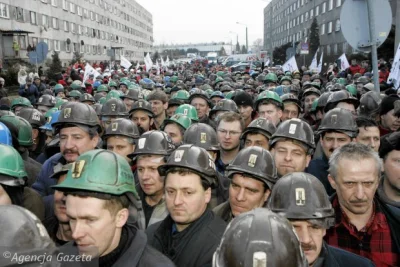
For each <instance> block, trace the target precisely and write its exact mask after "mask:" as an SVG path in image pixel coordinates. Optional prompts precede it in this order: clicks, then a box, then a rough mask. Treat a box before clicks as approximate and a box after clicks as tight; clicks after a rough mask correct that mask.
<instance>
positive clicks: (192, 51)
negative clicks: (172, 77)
mask: <svg viewBox="0 0 400 267" xmlns="http://www.w3.org/2000/svg"><path fill="white" fill-rule="evenodd" d="M199 52H200V51H199V49H197V48H188V50H187V51H186V53H188V54H189V53H191V54H196V55H199Z"/></svg>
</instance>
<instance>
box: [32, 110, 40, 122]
mask: <svg viewBox="0 0 400 267" xmlns="http://www.w3.org/2000/svg"><path fill="white" fill-rule="evenodd" d="M32 120H34V121H40V114H39V113H38V112H34V113H32Z"/></svg>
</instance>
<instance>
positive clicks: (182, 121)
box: [163, 114, 192, 130]
mask: <svg viewBox="0 0 400 267" xmlns="http://www.w3.org/2000/svg"><path fill="white" fill-rule="evenodd" d="M170 123H176V124H178V125H179V126H181V127H182V128H183V129H185V130H186V129H187V128H189V126H190V125H192V120H191V119H190V118H189V117H188V116H185V115H182V114H174V115H173V116H172V117H171V118H169V119H166V120H165V121H164V127H163V129H164V128H165V126H167V125H168V124H170Z"/></svg>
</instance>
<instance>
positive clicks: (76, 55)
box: [69, 51, 83, 66]
mask: <svg viewBox="0 0 400 267" xmlns="http://www.w3.org/2000/svg"><path fill="white" fill-rule="evenodd" d="M82 58H83V56H82V54H81V53H80V52H78V51H76V52H74V54H73V55H72V60H71V61H70V62H69V65H70V66H71V65H74V64H75V63H76V62H78V63H80V62H81V59H82Z"/></svg>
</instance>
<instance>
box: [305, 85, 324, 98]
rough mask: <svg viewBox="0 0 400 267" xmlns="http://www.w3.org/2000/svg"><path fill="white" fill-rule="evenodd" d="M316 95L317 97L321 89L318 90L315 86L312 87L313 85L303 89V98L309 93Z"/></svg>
mask: <svg viewBox="0 0 400 267" xmlns="http://www.w3.org/2000/svg"><path fill="white" fill-rule="evenodd" d="M313 94H314V95H317V96H318V97H319V96H320V95H321V91H320V90H318V89H317V88H314V87H310V88H308V89H306V90H305V91H304V93H303V99H304V98H305V97H306V96H309V95H313Z"/></svg>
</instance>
